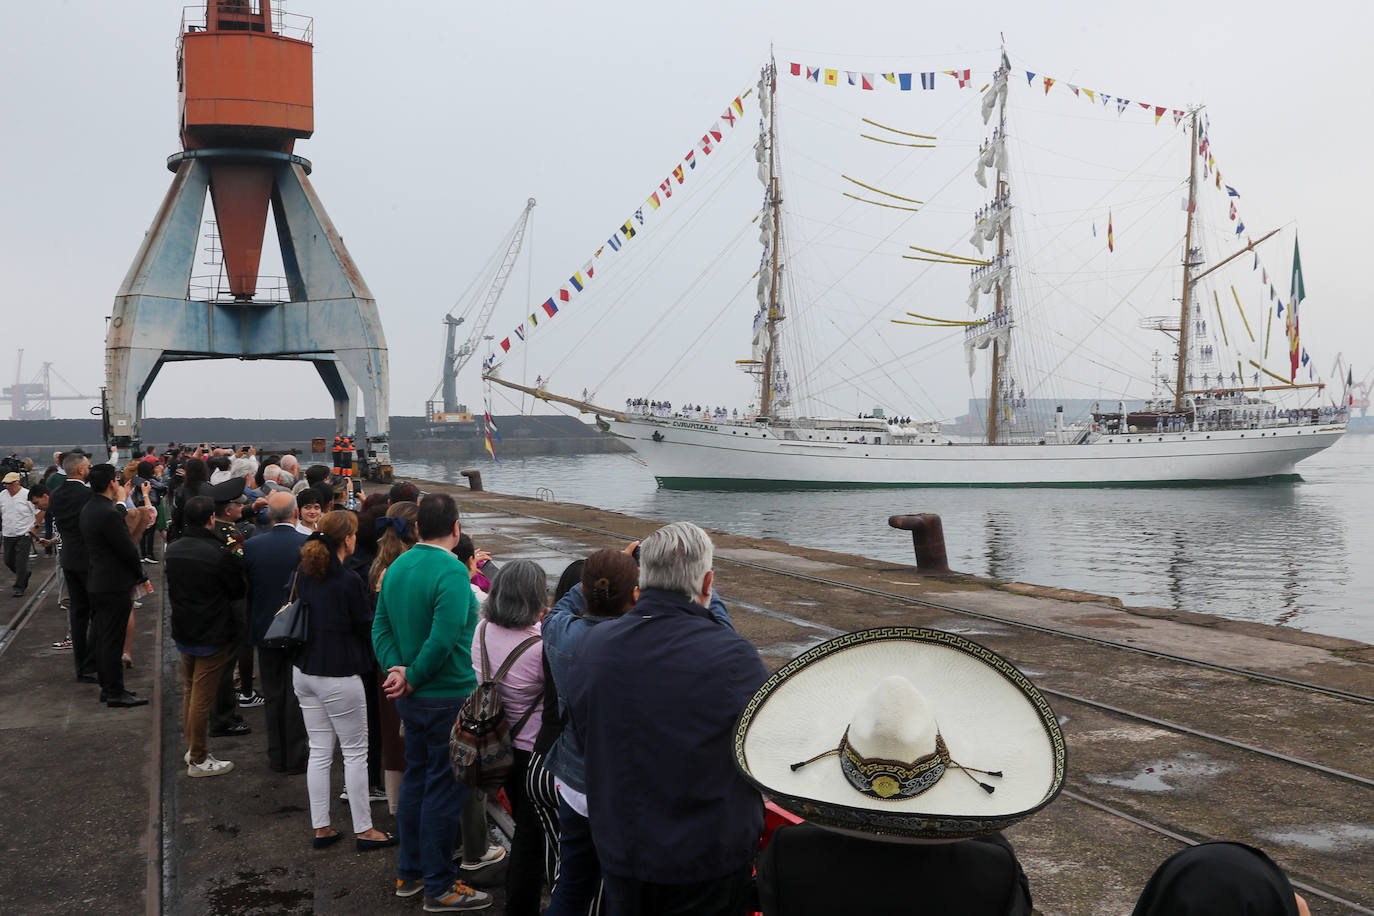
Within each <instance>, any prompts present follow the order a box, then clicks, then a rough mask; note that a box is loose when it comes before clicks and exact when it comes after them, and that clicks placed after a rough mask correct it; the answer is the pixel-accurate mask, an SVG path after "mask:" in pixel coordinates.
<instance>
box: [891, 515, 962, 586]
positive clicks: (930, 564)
mask: <svg viewBox="0 0 1374 916" xmlns="http://www.w3.org/2000/svg"><path fill="white" fill-rule="evenodd" d="M887 523H888V524H889V525H891V526H892V527H893V528H900V529H902V530H903V531H910V532H911V544H912V546H913V547H915V548H916V573H917V575H921V576H947V575H949V556H948V555H947V554H946V553H945V526H944V525H942V524H940V516H938V515H936V514H935V513H933V512H922V513H921V514H919V515H893V516H890V517H889V518H888V520H887Z"/></svg>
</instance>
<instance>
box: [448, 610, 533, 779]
mask: <svg viewBox="0 0 1374 916" xmlns="http://www.w3.org/2000/svg"><path fill="white" fill-rule="evenodd" d="M477 641H478V643H479V644H480V645H481V647H482V669H481V678H480V680H479V681H478V684H477V689H475V690H473V691H472V694H471V695H470V696H469V697H468V698H467V700H466V701H465V702H464V703H463V708H462V709H460V710H459V711H458V719H457V721H455V722H454V723H453V731H452V732H450V733H449V738H448V754H449V763H450V765H451V766H452V767H453V775H454V778H456V779H457V780H458V781H459V782H461V783H462V784H463V785H465V786H468V787H471V788H483V789H489V790H491V791H495V790H496V789H499V788H500V787H501V784H502V783H504V782H505V780H506V776H507V774H509V773H510V769H511V767H512V766H513V765H514V764H515V743H514V739H515V736H516V735H518V734H520V730H521V729H522V728H524V727H525V723H526V722H528V721H529V718H530V714H531V713H533V712H534V707H535V706H537V705H538V704H537V703H532V704H530V708H529V709H527V710H525V714H524V715H523V716H521V717H520V719H519V720H518V721H517V722H516V723H515V726H514V727H513V728H510V727H507V725H506V711H505V709H504V708H503V707H502V703H501V691H500V690H499V689H497V688H498V685H499V684H500V683H501V680H502V678H504V677H505V676H506V674H507V672H509V671H510V669H511V666H512V665H514V664H515V662H516V661H517V660H518V659H519V658H520V656H522V655H524V654H525V652H526V651H528V650H529V649H530V648H531V647H532V646H534V645H536V644H538V642H539V637H538V636H531V637H530V638H529V639H526V640H525V641H524V642H522V643H520V645H518V646H516V647H515V648H514V649H513V650H511V653H510V655H508V656H506V660H505V661H504V662H502V664H501V667H500V668H497V669H496V673H495V674H492V673H491V663H490V662H489V661H488V659H487V622H486V621H485V620H483V621H482V622H481V623H480V624H478V625H477Z"/></svg>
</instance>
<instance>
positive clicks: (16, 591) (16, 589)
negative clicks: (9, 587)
mask: <svg viewBox="0 0 1374 916" xmlns="http://www.w3.org/2000/svg"><path fill="white" fill-rule="evenodd" d="M12 594H13V596H14V597H15V598H19V597H22V596H23V594H24V590H23V589H22V588H20V587H19V586H17V585H16V586H15V587H14V592H13V593H12Z"/></svg>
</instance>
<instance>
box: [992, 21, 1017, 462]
mask: <svg viewBox="0 0 1374 916" xmlns="http://www.w3.org/2000/svg"><path fill="white" fill-rule="evenodd" d="M1002 67H1003V69H1005V70H1008V71H1009V70H1010V69H1011V65H1010V63H1008V61H1007V50H1006V48H1003V49H1002ZM997 135H998V136H999V137H1001V138H1002V142H1003V143H1006V136H1007V96H1006V94H1005V93H1004V94H1003V95H1002V98H1001V100H1000V104H999V105H998V106H997ZM993 186H994V187H995V188H996V189H997V191H996V193H995V194H994V195H993V199H994V200H998V199H1000V198H1001V197H1002V195H1004V194H1006V193H1007V179H1006V176H1005V175H1003V173H1002V165H1001V160H1000V159H998V160H997V180H996V182H994V185H993ZM1006 252H1007V230H1006V226H1005V225H1003V226H1001V227H999V228H998V230H997V255H998V257H999V258H1000V257H1001V256H1002V255H1004V254H1006ZM1002 285H1003V284H1002V283H1001V282H999V283H998V284H997V299H996V302H995V304H994V306H993V315H994V320H995V316H996V315H997V313H998V312H1001V311H1003V310H1005V309H1006V305H1005V300H1004V296H1003V293H1002ZM1000 350H1001V345H1000V343H999V342H998V341H997V340H996V339H994V340H993V342H992V373H991V378H990V379H989V382H988V445H996V444H997V415H998V413H999V412H1000V411H1001V409H1002V408H1001V407H1000V406H999V403H998V391H997V389H998V384H999V382H1000V379H999V378H998V376H999V374H1000V372H999V370H1000V368H1001V353H1000V352H999V351H1000Z"/></svg>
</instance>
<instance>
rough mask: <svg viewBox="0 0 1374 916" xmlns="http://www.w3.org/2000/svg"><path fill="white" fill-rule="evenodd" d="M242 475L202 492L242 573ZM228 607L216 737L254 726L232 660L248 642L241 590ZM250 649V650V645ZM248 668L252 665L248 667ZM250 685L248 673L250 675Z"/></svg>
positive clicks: (213, 724) (213, 719)
mask: <svg viewBox="0 0 1374 916" xmlns="http://www.w3.org/2000/svg"><path fill="white" fill-rule="evenodd" d="M245 483H246V481H245V479H244V478H242V477H231V478H229V479H227V480H223V481H221V482H220V483H218V484H215V485H214V486H212V487H209V488H207V489H206V490H205V491H204V493H205V495H206V496H208V497H210V499H211V500H213V501H214V504H215V516H214V522H213V524H212V525H211V528H210V530H211V531H213V532H214V534H215V539H216V540H217V541H218V542H219V544H220V547H221V549H223V550H224V551H225V552H227V553H229V554H231V555H232V556H234V557H235V558H236V559H237V560H238V561H239V562H238V574H239V576H240V577H242V576H243V542H244V541H245V540H246V535H245V534H244V532H243V530H242V528H241V526H240V522H239V520H240V519H241V518H242V516H243V508H244V506H245V505H246V503H247V502H248V499H247V497H246V496H244V488H245ZM229 610H230V612H231V613H232V614H233V616H234V632H235V633H236V634H237V635H236V637H235V642H234V644H233V652H232V653H231V655H230V658H229V664H227V665H225V666H224V667H223V669H222V670H221V672H220V680H219V689H218V690H216V692H215V701H214V704H213V705H212V706H211V707H210V735H211V736H212V737H215V738H238V737H242V736H243V735H247V734H251V733H252V731H253V729H252V728H250V727H249V726H248V725H247V724H246V723H245V722H244V721H243V716H241V715H239V711H238V708H239V703H238V695H237V694H236V692H235V691H234V667H235V665H234V663H235V660H236V659H237V658H238V656H239V653H240V652H241V650H242V648H243V646H245V645H248V601H247V599H246V597H245V595H244V594H242V593H241V594H239V596H238V597H236V598H231V599H230V600H229ZM249 652H250V653H251V652H252V648H251V646H249ZM250 670H251V668H250ZM249 684H250V688H249V689H251V675H250V681H249Z"/></svg>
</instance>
